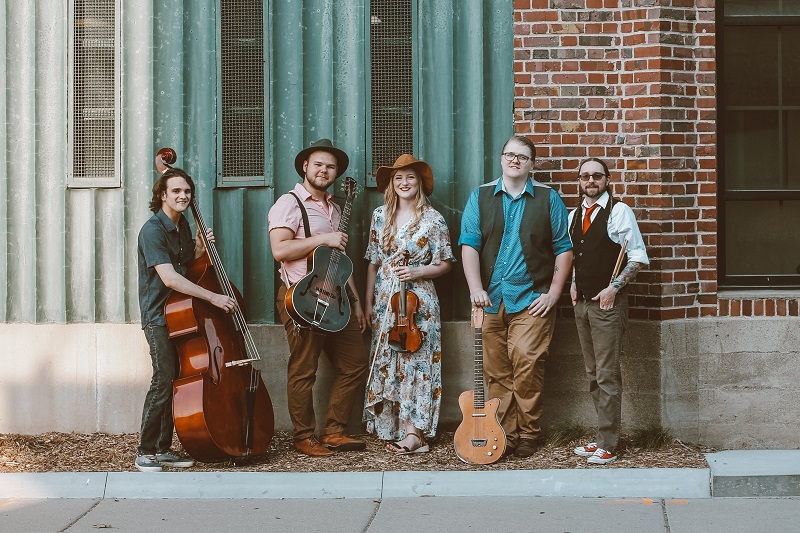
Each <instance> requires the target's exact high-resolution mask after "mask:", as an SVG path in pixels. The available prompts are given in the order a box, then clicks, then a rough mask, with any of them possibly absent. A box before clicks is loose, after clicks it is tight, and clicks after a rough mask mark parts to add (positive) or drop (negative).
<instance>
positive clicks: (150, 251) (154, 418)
mask: <svg viewBox="0 0 800 533" xmlns="http://www.w3.org/2000/svg"><path fill="white" fill-rule="evenodd" d="M194 191H195V187H194V181H192V178H191V177H190V176H189V175H188V174H186V172H184V171H183V170H181V169H179V168H171V169H169V170H167V171H166V172H165V173H164V174H163V175H162V176H161V177H160V178H159V179H158V181H156V183H155V184H154V185H153V197H152V199H151V200H150V210H151V211H152V212H153V216H151V217H150V219H148V220H147V222H145V223H144V226H142V229H141V230H140V231H139V239H138V269H139V311H140V313H141V315H142V329H143V330H144V334H145V337H146V338H147V343H148V345H149V346H150V359H151V362H152V364H153V377H152V379H151V380H150V389H149V390H148V391H147V396H146V397H145V401H144V408H143V409H142V428H141V432H140V435H139V451H138V455H137V457H136V461H135V466H136V468H138V469H139V470H141V471H142V472H160V471H161V470H162V467H164V466H166V467H172V468H186V467H189V466H192V465H193V464H194V461H192V460H191V459H186V458H183V457H180V456H178V455H176V454H174V453H172V452H171V451H170V446H171V445H172V433H173V430H174V427H175V426H174V423H173V419H172V381H173V380H174V379H175V377H176V376H177V373H178V352H177V350H176V349H175V345H174V344H173V343H172V341H171V340H170V339H169V332H168V331H167V322H166V318H165V316H164V304H165V303H166V301H167V298H168V297H169V295H170V293H171V292H172V291H178V292H180V293H183V294H187V295H189V296H194V297H196V298H202V299H203V300H206V301H208V302H210V303H211V304H213V305H215V306H217V307H219V308H220V309H223V310H224V311H225V312H230V311H232V310H233V309H234V308H235V306H236V301H235V300H234V299H233V298H230V297H228V296H225V295H223V294H217V293H214V292H211V291H208V290H206V289H204V288H202V287H200V286H198V285H196V284H195V283H192V282H191V281H189V280H188V279H186V277H185V275H186V271H187V267H188V266H189V263H191V262H192V261H194V260H195V259H197V258H199V257H201V256H202V255H203V254H204V253H205V251H206V248H205V244H204V243H203V240H202V238H201V235H200V231H199V230H198V232H197V235H196V236H195V238H192V234H191V230H190V229H189V222H188V221H187V220H186V218H185V217H184V215H183V213H184V211H186V210H187V209H188V208H189V206H190V204H191V201H192V197H193V196H194ZM208 238H209V239H210V240H212V241H213V238H214V237H213V234H212V233H211V231H210V230H209V233H208Z"/></svg>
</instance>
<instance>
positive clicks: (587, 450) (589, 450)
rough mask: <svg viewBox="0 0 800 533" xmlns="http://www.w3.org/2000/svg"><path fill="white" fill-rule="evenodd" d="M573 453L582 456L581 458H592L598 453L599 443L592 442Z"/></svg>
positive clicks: (579, 447)
mask: <svg viewBox="0 0 800 533" xmlns="http://www.w3.org/2000/svg"><path fill="white" fill-rule="evenodd" d="M572 451H573V452H575V455H580V456H581V457H591V456H592V454H594V452H596V451H597V443H596V442H590V443H589V444H584V445H583V446H578V447H577V448H575V449H574V450H572Z"/></svg>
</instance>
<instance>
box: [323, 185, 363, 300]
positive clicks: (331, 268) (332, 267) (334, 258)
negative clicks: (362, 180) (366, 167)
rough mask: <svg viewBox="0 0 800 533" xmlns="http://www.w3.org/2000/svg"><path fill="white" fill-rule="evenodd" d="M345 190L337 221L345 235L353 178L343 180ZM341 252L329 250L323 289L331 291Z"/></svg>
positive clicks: (352, 192) (353, 190) (353, 196)
mask: <svg viewBox="0 0 800 533" xmlns="http://www.w3.org/2000/svg"><path fill="white" fill-rule="evenodd" d="M344 186H345V190H346V191H347V200H345V202H344V209H342V217H341V218H340V219H339V231H341V232H342V233H347V225H348V224H349V223H350V211H351V210H352V207H353V198H355V193H356V182H355V180H354V179H353V178H349V177H348V178H345V185H344ZM341 256H342V252H341V251H340V250H339V249H338V248H331V258H330V264H329V265H328V273H327V276H326V278H325V287H326V288H327V289H329V290H330V289H331V288H332V287H333V280H334V279H336V274H337V272H338V270H339V258H340V257H341Z"/></svg>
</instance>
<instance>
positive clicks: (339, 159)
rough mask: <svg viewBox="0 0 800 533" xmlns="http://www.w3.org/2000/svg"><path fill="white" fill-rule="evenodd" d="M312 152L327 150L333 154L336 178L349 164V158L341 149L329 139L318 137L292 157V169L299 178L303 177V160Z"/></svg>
mask: <svg viewBox="0 0 800 533" xmlns="http://www.w3.org/2000/svg"><path fill="white" fill-rule="evenodd" d="M314 152H328V153H331V154H333V157H335V158H336V177H337V178H338V177H339V176H341V175H342V174H344V172H345V170H347V165H349V164H350V158H349V157H347V154H346V153H344V151H343V150H340V149H338V148H336V147H335V146H334V145H333V143H332V142H331V140H330V139H320V140H318V141H314V142H313V143H311V145H309V147H308V148H304V149H303V150H300V152H299V153H298V154H297V155H296V156H295V158H294V169H295V170H296V171H297V173H298V174H299V175H300V177H301V178H304V177H305V173H304V172H303V162H305V161H306V160H307V159H308V157H309V156H310V155H311V154H313V153H314Z"/></svg>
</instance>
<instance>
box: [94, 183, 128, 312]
mask: <svg viewBox="0 0 800 533" xmlns="http://www.w3.org/2000/svg"><path fill="white" fill-rule="evenodd" d="M93 193H94V202H95V208H94V213H95V217H94V221H93V223H94V226H95V231H94V234H95V241H94V247H93V248H94V258H93V261H94V264H95V272H96V277H95V278H94V292H95V294H96V295H97V296H96V297H95V321H96V322H115V323H119V322H124V321H125V286H124V285H123V284H122V283H121V278H122V276H121V275H120V274H121V273H122V272H123V271H124V270H125V246H123V245H121V244H122V243H123V242H124V241H123V239H121V236H122V234H123V230H124V225H125V212H124V211H123V209H122V200H123V197H124V196H123V192H122V189H95V190H94V191H93Z"/></svg>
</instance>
